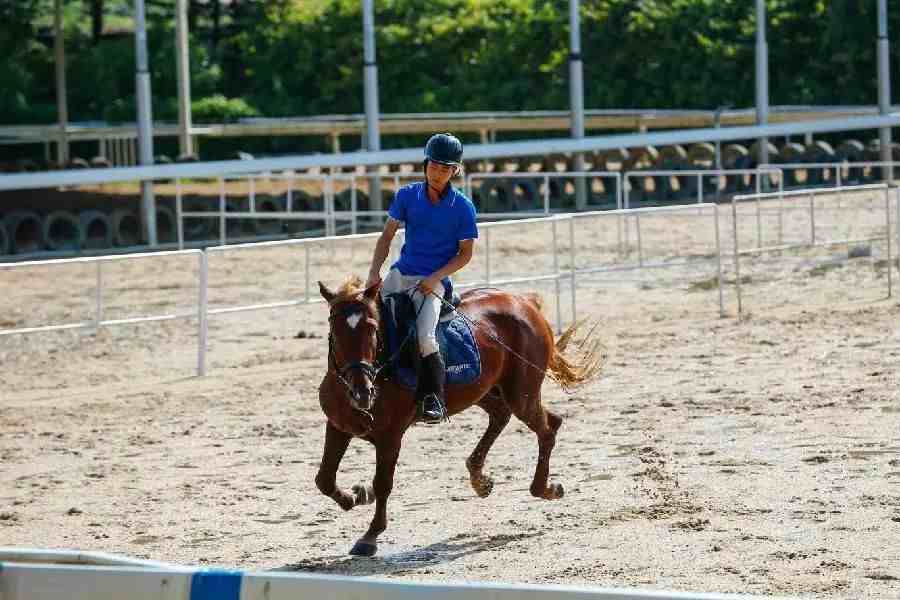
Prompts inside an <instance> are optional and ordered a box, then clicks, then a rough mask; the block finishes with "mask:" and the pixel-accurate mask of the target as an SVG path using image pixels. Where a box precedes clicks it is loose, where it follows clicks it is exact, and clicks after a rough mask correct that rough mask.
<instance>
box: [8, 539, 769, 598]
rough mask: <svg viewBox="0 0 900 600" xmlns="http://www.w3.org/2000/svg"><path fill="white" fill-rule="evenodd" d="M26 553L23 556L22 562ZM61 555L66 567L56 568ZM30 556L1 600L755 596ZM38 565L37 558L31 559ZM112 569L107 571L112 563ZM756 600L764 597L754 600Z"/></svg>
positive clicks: (12, 569) (15, 567)
mask: <svg viewBox="0 0 900 600" xmlns="http://www.w3.org/2000/svg"><path fill="white" fill-rule="evenodd" d="M23 554H26V556H23ZM54 555H58V556H59V558H60V561H58V562H62V563H64V564H58V562H57V561H53V559H54V558H56V556H54ZM78 556H79V558H80V559H81V560H80V561H79V562H76V563H74V564H72V562H73V557H72V553H63V552H54V551H50V550H47V551H40V557H39V560H40V561H41V562H37V561H27V560H26V561H23V560H22V559H23V558H28V556H27V553H23V552H22V551H19V550H16V549H14V548H13V549H9V548H0V561H2V562H0V568H2V574H0V597H2V598H3V599H4V600H33V599H35V598H40V599H41V600H130V599H133V598H148V599H149V598H154V599H155V600H213V599H215V600H250V599H254V600H255V599H259V598H265V600H294V599H296V598H329V599H332V600H351V599H356V598H367V599H369V600H414V599H419V598H423V599H424V598H441V599H442V600H550V599H559V600H752V599H753V597H752V596H746V595H735V594H718V593H701V592H675V591H666V590H640V589H628V588H601V587H587V586H571V585H528V584H509V583H480V582H466V583H424V582H421V583H419V582H406V581H391V580H386V579H375V578H370V577H347V576H340V575H319V574H307V573H287V572H272V571H262V572H251V571H247V572H244V571H226V570H219V569H197V568H190V567H182V566H178V565H164V564H160V563H152V562H150V561H138V560H134V559H127V558H118V557H114V556H112V555H108V554H102V553H91V552H84V553H79V554H78ZM32 558H35V557H32ZM110 562H112V564H110ZM756 598H757V599H758V600H762V597H759V596H757V597H756Z"/></svg>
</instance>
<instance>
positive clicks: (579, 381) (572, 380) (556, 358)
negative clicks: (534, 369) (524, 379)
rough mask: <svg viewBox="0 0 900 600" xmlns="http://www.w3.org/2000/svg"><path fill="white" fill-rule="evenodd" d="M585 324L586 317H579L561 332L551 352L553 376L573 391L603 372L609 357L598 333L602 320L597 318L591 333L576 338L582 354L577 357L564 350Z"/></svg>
mask: <svg viewBox="0 0 900 600" xmlns="http://www.w3.org/2000/svg"><path fill="white" fill-rule="evenodd" d="M584 324H585V321H584V320H581V321H576V322H574V323H572V324H571V325H569V328H568V329H566V331H565V332H563V334H562V335H561V336H559V339H558V340H556V343H555V344H554V346H553V353H552V354H551V355H550V364H549V365H547V368H548V369H549V371H550V378H551V379H553V381H555V382H556V383H558V384H559V386H560V387H561V388H562V389H563V390H564V391H566V392H573V391H574V390H576V389H577V388H578V387H579V386H581V385H583V384H585V383H588V382H589V381H592V380H593V379H595V378H596V377H597V376H598V375H600V371H601V370H602V369H603V364H604V360H605V358H606V356H605V350H606V348H605V347H604V345H603V342H602V341H601V340H600V336H599V335H598V334H597V327H598V326H599V324H600V323H599V322H595V323H594V324H593V325H592V326H591V328H590V329H589V330H588V331H587V333H586V334H585V335H584V336H583V337H581V338H580V339H579V340H578V342H576V344H575V346H576V348H577V352H578V354H579V356H578V357H577V358H568V357H566V356H565V354H563V353H564V352H565V351H566V349H567V348H568V346H569V344H570V343H571V342H572V340H573V338H574V337H575V334H576V333H577V332H578V331H579V330H580V329H581V328H582V326H583V325H584Z"/></svg>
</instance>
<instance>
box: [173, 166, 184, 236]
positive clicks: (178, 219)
mask: <svg viewBox="0 0 900 600" xmlns="http://www.w3.org/2000/svg"><path fill="white" fill-rule="evenodd" d="M183 212H184V205H183V202H182V199H181V180H180V179H176V180H175V225H176V227H177V232H178V249H179V250H184V217H183V216H182V215H181V213H183Z"/></svg>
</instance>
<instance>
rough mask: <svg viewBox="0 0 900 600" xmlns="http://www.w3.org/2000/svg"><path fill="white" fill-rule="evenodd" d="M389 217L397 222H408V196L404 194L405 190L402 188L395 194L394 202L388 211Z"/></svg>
mask: <svg viewBox="0 0 900 600" xmlns="http://www.w3.org/2000/svg"><path fill="white" fill-rule="evenodd" d="M388 215H390V217H391V218H392V219H395V220H397V221H402V222H404V223H405V222H406V194H404V193H403V188H400V189H399V190H397V193H396V194H394V200H393V202H391V207H390V208H389V209H388Z"/></svg>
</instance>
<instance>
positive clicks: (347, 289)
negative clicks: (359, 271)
mask: <svg viewBox="0 0 900 600" xmlns="http://www.w3.org/2000/svg"><path fill="white" fill-rule="evenodd" d="M364 286H365V283H364V282H363V280H362V278H361V277H359V276H358V275H350V276H348V277H347V278H346V279H345V280H344V281H343V283H341V285H340V287H338V289H337V291H336V292H335V293H334V294H335V296H334V299H333V300H332V301H331V303H332V304H334V303H335V302H344V301H346V300H355V299H356V297H357V296H359V295H360V294H361V293H363V292H364V291H365V289H366V288H365V287H364Z"/></svg>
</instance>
